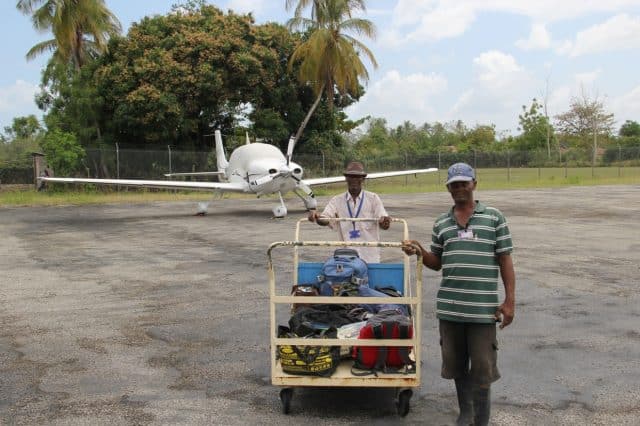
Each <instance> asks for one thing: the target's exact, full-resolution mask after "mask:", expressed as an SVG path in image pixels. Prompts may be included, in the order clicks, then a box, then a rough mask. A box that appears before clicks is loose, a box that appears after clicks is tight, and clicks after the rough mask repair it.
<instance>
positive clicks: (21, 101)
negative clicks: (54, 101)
mask: <svg viewBox="0 0 640 426" xmlns="http://www.w3.org/2000/svg"><path fill="white" fill-rule="evenodd" d="M38 90H39V88H38V86H37V85H35V84H32V83H28V82H26V81H23V80H17V81H16V82H15V83H14V84H12V85H11V86H4V87H0V129H1V128H4V127H5V126H9V125H11V122H12V121H13V119H14V118H15V117H21V116H25V115H30V114H34V115H36V116H40V114H41V113H40V111H39V110H38V108H37V107H36V105H35V102H34V96H35V94H36V93H37V92H38Z"/></svg>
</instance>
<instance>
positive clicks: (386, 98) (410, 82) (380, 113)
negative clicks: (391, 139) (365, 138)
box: [346, 70, 447, 126]
mask: <svg viewBox="0 0 640 426" xmlns="http://www.w3.org/2000/svg"><path fill="white" fill-rule="evenodd" d="M446 88H447V80H446V78H444V77H443V76H441V75H437V74H410V75H405V76H403V75H401V74H400V73H399V72H398V71H395V70H393V71H389V72H387V73H386V74H385V75H384V76H383V77H382V78H381V79H380V80H378V81H376V82H375V83H374V84H372V85H371V86H370V87H369V88H368V89H367V92H366V93H365V95H364V96H363V97H362V98H361V99H360V101H359V102H358V103H356V104H354V105H353V106H351V107H349V108H348V109H347V111H346V112H347V114H348V115H349V116H350V117H352V118H354V119H356V118H359V117H363V116H366V115H371V116H373V117H382V118H386V119H387V123H388V124H389V125H391V126H395V125H399V124H401V123H403V122H405V121H411V122H413V123H415V124H421V123H424V122H427V121H433V120H435V119H437V117H435V106H434V103H433V99H432V98H433V97H434V96H435V95H437V94H439V93H442V92H443V91H445V90H446Z"/></svg>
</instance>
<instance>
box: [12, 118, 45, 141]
mask: <svg viewBox="0 0 640 426" xmlns="http://www.w3.org/2000/svg"><path fill="white" fill-rule="evenodd" d="M41 131H42V126H41V125H40V122H39V121H38V119H37V118H36V116H35V115H33V114H31V115H27V116H24V117H15V118H14V119H13V124H12V125H11V126H7V127H5V128H4V132H5V137H6V138H7V139H28V138H34V137H36V136H37V135H38V133H40V132H41Z"/></svg>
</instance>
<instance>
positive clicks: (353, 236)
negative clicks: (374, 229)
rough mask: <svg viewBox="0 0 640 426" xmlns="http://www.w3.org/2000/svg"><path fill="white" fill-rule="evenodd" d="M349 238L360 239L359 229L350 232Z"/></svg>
mask: <svg viewBox="0 0 640 426" xmlns="http://www.w3.org/2000/svg"><path fill="white" fill-rule="evenodd" d="M349 238H350V239H352V240H355V239H356V238H360V230H359V229H353V230H351V231H349Z"/></svg>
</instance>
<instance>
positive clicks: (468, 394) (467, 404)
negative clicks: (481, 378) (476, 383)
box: [455, 376, 473, 426]
mask: <svg viewBox="0 0 640 426" xmlns="http://www.w3.org/2000/svg"><path fill="white" fill-rule="evenodd" d="M455 382H456V393H457V394H458V407H460V415H459V416H458V419H457V420H456V426H469V425H472V424H473V400H472V391H471V379H470V378H469V377H468V376H465V377H463V378H460V379H455Z"/></svg>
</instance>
